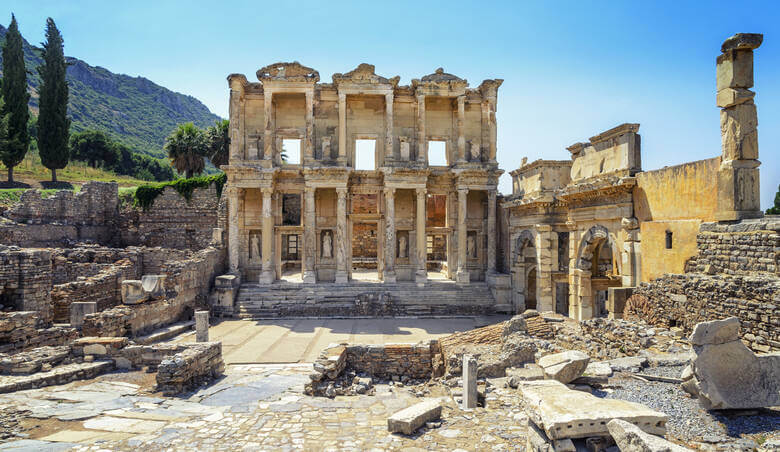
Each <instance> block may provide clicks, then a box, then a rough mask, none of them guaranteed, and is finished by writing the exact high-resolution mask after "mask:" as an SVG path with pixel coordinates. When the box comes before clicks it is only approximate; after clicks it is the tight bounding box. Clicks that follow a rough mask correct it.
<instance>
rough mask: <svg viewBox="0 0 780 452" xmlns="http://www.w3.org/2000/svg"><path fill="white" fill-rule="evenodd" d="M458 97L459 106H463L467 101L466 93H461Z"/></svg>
mask: <svg viewBox="0 0 780 452" xmlns="http://www.w3.org/2000/svg"><path fill="white" fill-rule="evenodd" d="M456 99H457V100H458V106H461V105H463V104H465V103H466V95H465V94H461V95H460V96H458V97H457V98H456Z"/></svg>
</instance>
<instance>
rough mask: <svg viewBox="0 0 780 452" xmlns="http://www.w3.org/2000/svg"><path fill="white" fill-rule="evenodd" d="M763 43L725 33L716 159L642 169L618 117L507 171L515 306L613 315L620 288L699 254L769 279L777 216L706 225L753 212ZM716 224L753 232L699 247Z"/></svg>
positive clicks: (507, 261) (632, 130)
mask: <svg viewBox="0 0 780 452" xmlns="http://www.w3.org/2000/svg"><path fill="white" fill-rule="evenodd" d="M761 39H762V37H761V35H752V34H739V35H735V36H734V37H732V38H729V39H728V40H726V42H724V44H723V47H722V54H721V55H720V56H718V58H717V105H718V107H720V108H721V134H722V150H721V155H720V156H718V157H714V158H711V159H707V160H701V161H696V162H690V163H685V164H682V165H677V166H672V167H665V168H662V169H659V170H654V171H643V170H642V164H641V140H640V136H639V134H638V131H639V124H623V125H620V126H618V127H615V128H613V129H610V130H608V131H606V132H603V133H600V134H598V135H596V136H594V137H591V138H590V140H589V141H588V142H584V143H575V144H573V145H571V146H569V147H568V148H567V149H568V150H569V151H570V152H571V160H566V161H551V160H537V161H534V162H532V163H527V164H525V163H524V164H523V166H521V167H520V168H518V169H517V170H515V171H512V172H511V175H512V181H513V190H512V195H511V196H508V197H506V198H505V199H504V200H503V202H502V203H501V209H502V215H501V216H502V219H503V221H502V226H503V227H502V232H503V233H504V234H503V241H502V242H501V244H502V246H503V247H504V249H505V250H506V252H505V253H503V261H502V268H503V270H504V271H506V272H509V273H511V275H512V304H513V306H514V309H515V310H517V311H522V310H523V309H526V308H536V309H539V310H542V311H550V310H552V311H556V312H559V313H564V314H567V315H569V316H572V317H574V318H577V319H588V318H591V317H597V316H605V315H607V314H608V313H611V314H613V315H617V316H619V315H620V314H621V313H622V311H623V304H624V302H625V299H626V298H627V296H628V295H630V293H631V289H619V288H633V287H636V286H638V285H639V284H640V283H643V282H645V283H646V282H649V281H651V280H654V279H656V278H659V277H661V276H662V275H664V274H667V273H669V274H671V273H674V274H680V273H683V272H684V271H685V270H686V264H689V265H688V266H689V267H691V268H692V267H695V261H696V256H698V254H699V253H700V252H702V253H704V254H703V255H702V256H701V257H699V258H698V260H699V261H700V262H701V261H704V260H705V259H709V258H711V257H713V256H712V255H713V254H719V255H720V256H718V257H720V258H722V259H725V266H724V265H723V261H722V260H721V270H723V269H724V268H725V269H726V270H728V269H731V270H738V269H737V268H736V267H739V269H741V270H742V271H746V272H749V271H751V270H757V269H758V270H760V271H761V272H762V273H765V274H768V275H774V278H775V280H776V279H777V276H778V274H780V273H778V270H779V269H778V265H777V264H778V263H777V256H778V245H780V240H779V237H778V231H777V222H772V221H769V222H759V223H753V226H749V227H748V226H743V227H740V226H732V227H731V228H730V229H729V228H727V227H720V228H718V227H716V226H713V225H712V224H711V222H715V221H721V222H731V223H733V222H735V221H738V220H743V219H751V218H760V217H761V216H762V213H761V211H760V208H759V207H760V206H759V178H758V166H759V164H760V162H759V161H758V160H757V159H758V139H757V131H756V127H757V122H758V121H757V116H756V106H755V104H754V103H753V96H754V93H753V92H752V91H750V90H749V88H751V87H752V86H753V50H754V49H755V48H757V47H758V46H759V45H760V44H761ZM704 224H707V226H706V227H703V225H704ZM773 227H774V229H772V228H773ZM700 230H701V232H700ZM721 230H722V232H731V233H734V232H737V231H743V232H748V231H752V232H753V233H755V234H758V236H756V237H752V238H751V237H750V236H749V235H743V236H742V237H741V238H739V240H736V239H735V240H733V244H734V246H733V247H732V248H729V247H728V246H720V247H717V246H711V247H710V248H709V249H708V243H709V244H710V245H712V243H711V242H712V239H711V236H710V235H708V234H709V233H710V232H712V231H721ZM697 237H698V246H697ZM732 238H733V236H732ZM732 238H727V239H726V240H725V241H726V242H730V241H731V240H732ZM729 261H730V262H729ZM753 264H755V265H753ZM709 269H710V274H714V273H720V272H721V270H718V268H717V266H715V267H713V266H710V267H709ZM738 272H739V271H738ZM769 287H773V286H771V285H770V286H769ZM775 287H776V286H775ZM734 296H735V295H734V294H731V296H725V295H724V298H733V297H734ZM770 297H771V295H770V296H766V297H764V298H766V299H769V298H770ZM775 297H776V295H775ZM748 298H749V296H748ZM775 303H776V299H775ZM651 304H652V303H651ZM691 310H693V308H691ZM682 311H685V309H682ZM720 314H721V315H722V314H724V312H720ZM725 314H726V315H728V314H729V313H725ZM699 320H706V319H699ZM765 321H766V325H767V326H769V325H770V321H769V320H768V319H765ZM686 323H690V322H686ZM689 326H692V324H691V325H689ZM770 329H771V328H770Z"/></svg>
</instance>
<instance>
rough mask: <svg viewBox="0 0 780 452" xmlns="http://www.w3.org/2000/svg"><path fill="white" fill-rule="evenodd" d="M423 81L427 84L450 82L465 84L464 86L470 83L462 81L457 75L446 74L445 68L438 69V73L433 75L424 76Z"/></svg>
mask: <svg viewBox="0 0 780 452" xmlns="http://www.w3.org/2000/svg"><path fill="white" fill-rule="evenodd" d="M421 80H422V82H423V83H425V82H434V83H438V82H448V83H453V82H454V83H463V84H464V85H465V84H468V82H467V81H466V80H465V79H462V78H460V77H458V76H457V75H453V74H448V73H446V72H444V68H441V67H440V68H438V69H436V72H434V73H433V74H428V75H426V76H424V77H423V78H422V79H421Z"/></svg>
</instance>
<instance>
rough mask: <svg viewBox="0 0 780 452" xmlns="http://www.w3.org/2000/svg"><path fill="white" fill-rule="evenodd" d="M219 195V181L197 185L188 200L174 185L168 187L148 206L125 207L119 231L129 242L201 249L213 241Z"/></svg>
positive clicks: (125, 240) (127, 243)
mask: <svg viewBox="0 0 780 452" xmlns="http://www.w3.org/2000/svg"><path fill="white" fill-rule="evenodd" d="M218 205H219V197H218V196H217V189H216V186H215V185H213V184H212V185H211V186H210V187H209V188H205V189H200V188H199V189H195V190H193V192H192V197H191V198H190V200H189V201H187V200H186V199H185V198H184V197H183V196H181V195H180V194H179V193H178V192H176V190H174V189H173V188H170V187H168V188H166V189H165V190H164V191H163V193H162V194H161V195H160V196H158V197H157V198H156V199H155V200H154V204H153V205H152V207H150V208H149V209H148V210H146V211H143V210H139V209H137V208H130V207H128V208H126V209H124V210H122V214H121V227H120V230H119V234H120V235H121V240H122V243H123V244H124V245H126V246H130V245H144V246H153V247H157V246H160V247H165V248H178V249H189V250H199V249H202V248H205V247H207V246H208V245H209V243H211V238H212V231H213V229H214V228H216V227H217V225H218V223H219V221H218V215H219V214H218V212H219V208H218Z"/></svg>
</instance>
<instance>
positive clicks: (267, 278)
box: [260, 187, 276, 284]
mask: <svg viewBox="0 0 780 452" xmlns="http://www.w3.org/2000/svg"><path fill="white" fill-rule="evenodd" d="M272 194H273V189H272V188H270V187H268V188H263V272H262V274H261V275H260V282H261V283H263V284H270V283H272V282H274V279H276V277H275V276H276V275H275V272H274V267H273V265H274V264H273V262H274V260H273V254H274V253H273V243H274V217H273V209H272V207H273V205H272V203H273V201H272V198H271V195H272Z"/></svg>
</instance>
